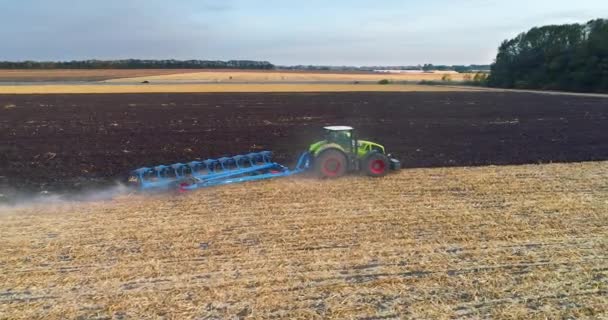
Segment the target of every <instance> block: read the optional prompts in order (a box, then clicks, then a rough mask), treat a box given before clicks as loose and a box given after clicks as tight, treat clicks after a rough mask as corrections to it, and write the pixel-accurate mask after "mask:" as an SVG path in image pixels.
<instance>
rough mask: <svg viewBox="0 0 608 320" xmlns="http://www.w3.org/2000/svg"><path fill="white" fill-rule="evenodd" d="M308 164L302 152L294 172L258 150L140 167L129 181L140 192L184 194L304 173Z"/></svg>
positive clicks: (308, 156) (266, 152) (305, 153)
mask: <svg viewBox="0 0 608 320" xmlns="http://www.w3.org/2000/svg"><path fill="white" fill-rule="evenodd" d="M310 164H311V155H310V154H309V153H308V152H304V153H303V154H302V155H301V156H300V158H299V159H298V163H297V165H296V167H295V168H294V169H289V168H287V167H286V166H283V165H281V164H278V163H276V162H273V161H272V152H270V151H262V152H256V153H249V154H246V155H237V156H233V157H223V158H219V159H208V160H205V161H191V162H188V163H185V164H184V163H175V164H171V165H158V166H155V167H150V168H148V167H143V168H139V169H137V170H134V171H133V172H132V174H131V179H130V180H131V181H132V182H134V183H135V185H136V186H137V188H138V189H140V190H142V191H153V190H172V189H174V190H179V191H188V190H194V189H198V188H204V187H212V186H217V185H223V184H231V183H238V182H246V181H254V180H262V179H270V178H276V177H285V176H290V175H294V174H298V173H301V172H303V171H305V170H307V169H308V168H309V167H310Z"/></svg>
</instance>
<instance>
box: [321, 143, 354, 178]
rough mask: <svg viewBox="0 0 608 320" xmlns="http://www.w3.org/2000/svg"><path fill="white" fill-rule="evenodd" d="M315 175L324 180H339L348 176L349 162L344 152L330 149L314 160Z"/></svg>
mask: <svg viewBox="0 0 608 320" xmlns="http://www.w3.org/2000/svg"><path fill="white" fill-rule="evenodd" d="M314 168H315V173H316V174H317V175H318V176H319V177H322V178H330V179H331V178H339V177H341V176H343V175H344V174H346V170H347V169H348V162H347V159H346V155H345V154H344V152H342V151H340V150H337V149H328V150H325V151H323V152H321V153H320V154H319V155H318V156H317V157H316V158H315V159H314Z"/></svg>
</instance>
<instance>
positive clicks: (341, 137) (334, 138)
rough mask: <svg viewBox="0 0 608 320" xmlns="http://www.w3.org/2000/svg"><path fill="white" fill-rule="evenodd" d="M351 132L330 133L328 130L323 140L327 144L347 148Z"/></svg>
mask: <svg viewBox="0 0 608 320" xmlns="http://www.w3.org/2000/svg"><path fill="white" fill-rule="evenodd" d="M351 137H352V136H351V132H350V131H332V130H328V131H327V133H326V137H325V140H327V141H329V142H334V143H337V144H339V145H341V146H345V147H348V146H350V142H351V140H352V139H351Z"/></svg>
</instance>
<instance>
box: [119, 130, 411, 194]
mask: <svg viewBox="0 0 608 320" xmlns="http://www.w3.org/2000/svg"><path fill="white" fill-rule="evenodd" d="M400 167H401V164H400V163H399V160H397V159H393V158H392V157H391V156H390V155H389V154H386V153H385V151H384V147H383V146H381V145H379V144H377V143H374V142H370V141H366V140H358V139H357V137H356V136H355V132H354V129H353V128H351V127H346V126H330V127H325V139H324V140H321V141H318V142H315V143H313V144H312V145H310V147H309V148H308V150H307V151H305V152H303V153H302V155H300V158H299V159H298V162H297V165H296V166H295V167H294V168H293V169H290V168H288V167H286V166H283V165H281V164H279V163H276V162H274V161H272V152H270V151H261V152H253V153H249V154H244V155H238V156H232V157H222V158H219V159H207V160H204V161H200V160H197V161H190V162H188V163H174V164H170V165H157V166H153V167H143V168H139V169H136V170H134V171H133V172H132V173H131V176H130V178H129V181H130V182H131V183H133V184H134V186H136V188H138V189H139V190H142V191H148V190H174V189H178V190H180V191H188V190H194V189H198V188H205V187H213V186H218V185H224V184H232V183H240V182H247V181H255V180H262V179H270V178H278V177H287V176H292V175H295V174H300V173H304V172H310V169H311V168H313V169H314V170H313V173H314V174H315V175H317V176H319V177H322V178H338V177H341V176H343V175H344V174H346V173H347V172H359V171H364V172H365V173H366V174H367V175H369V176H372V177H381V176H384V175H386V174H387V172H388V171H389V170H391V169H392V170H397V169H400Z"/></svg>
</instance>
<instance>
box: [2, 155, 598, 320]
mask: <svg viewBox="0 0 608 320" xmlns="http://www.w3.org/2000/svg"><path fill="white" fill-rule="evenodd" d="M607 254H608V162H597V163H581V164H552V165H527V166H515V167H480V168H444V169H410V170H403V171H401V172H400V173H398V174H393V175H390V176H388V177H386V178H382V179H369V178H365V177H349V178H344V179H340V180H335V181H318V180H312V179H306V178H292V179H279V180H274V181H265V182H257V183H251V184H240V185H234V186H226V187H218V188H212V189H206V190H200V191H198V192H194V193H190V194H186V195H180V196H177V195H175V196H173V195H161V196H155V197H142V196H136V195H131V196H125V197H122V198H120V199H117V200H115V201H113V202H108V203H103V202H99V203H92V204H81V205H78V204H72V205H69V204H62V205H57V206H54V207H53V206H48V205H47V206H44V207H31V208H22V209H9V210H6V211H5V212H2V213H0V267H1V268H2V272H1V273H0V318H7V319H9V318H10V319H33V318H46V319H58V318H83V319H85V318H86V319H88V318H96V319H102V318H103V319H110V318H115V319H120V318H134V319H140V318H166V319H185V318H191V317H192V318H236V317H251V318H269V317H278V318H289V319H293V318H306V319H309V318H319V319H320V318H333V319H351V318H365V317H372V318H373V317H375V318H380V317H382V318H386V319H397V318H418V319H420V318H424V319H449V318H457V317H466V318H510V319H532V318H536V319H559V318H597V319H599V318H606V317H608V309H607V308H606V306H607V305H608V282H607V279H608V271H607V269H606V265H607V259H608V255H607Z"/></svg>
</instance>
